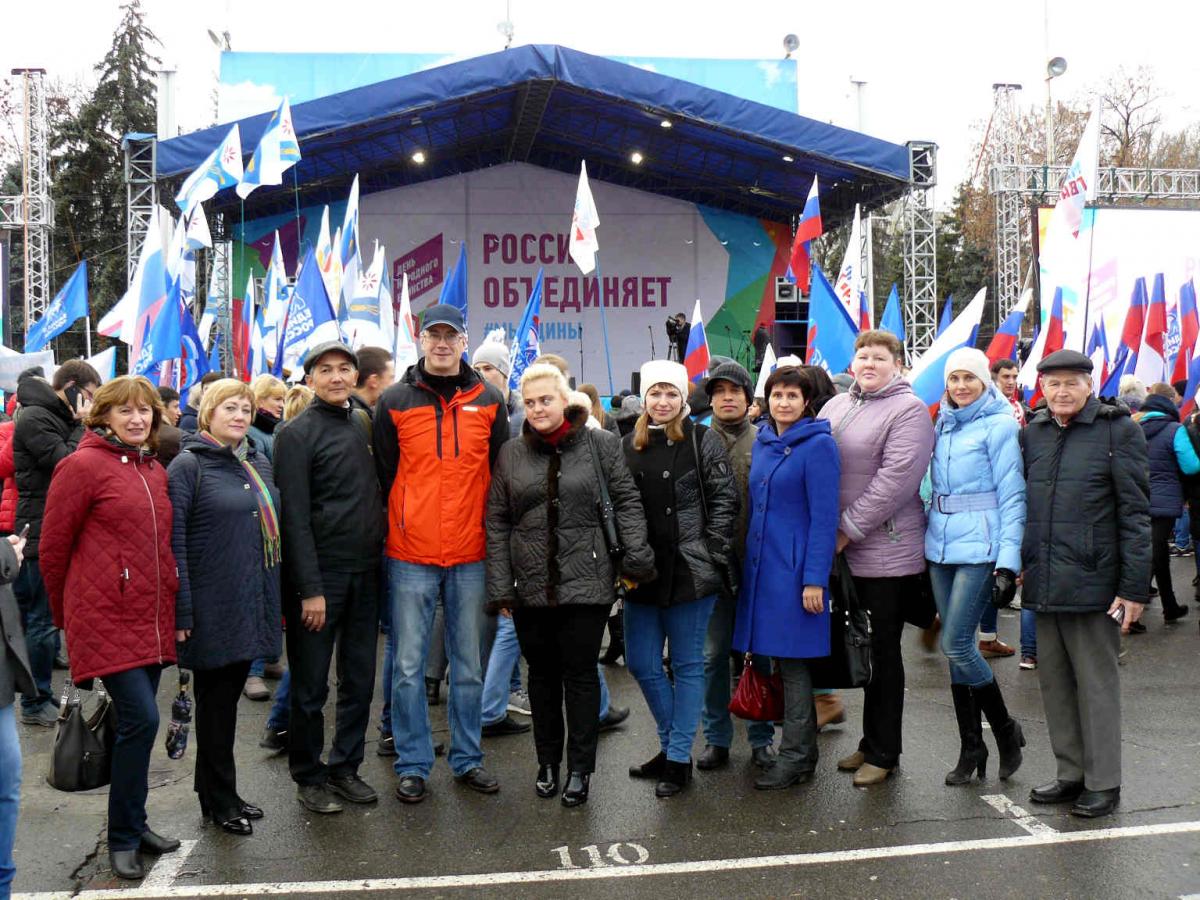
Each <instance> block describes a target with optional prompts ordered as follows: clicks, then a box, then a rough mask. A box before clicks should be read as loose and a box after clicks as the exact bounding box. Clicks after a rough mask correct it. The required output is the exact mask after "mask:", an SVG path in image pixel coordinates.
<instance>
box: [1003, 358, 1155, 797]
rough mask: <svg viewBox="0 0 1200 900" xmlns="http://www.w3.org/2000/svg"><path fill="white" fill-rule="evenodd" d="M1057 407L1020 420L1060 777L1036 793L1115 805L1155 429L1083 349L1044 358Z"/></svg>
mask: <svg viewBox="0 0 1200 900" xmlns="http://www.w3.org/2000/svg"><path fill="white" fill-rule="evenodd" d="M1038 372H1039V373H1040V375H1041V387H1042V393H1043V394H1044V395H1045V397H1046V409H1044V410H1042V411H1041V412H1039V413H1038V414H1037V415H1036V416H1035V417H1034V419H1033V420H1032V421H1031V422H1030V423H1029V425H1028V426H1027V427H1026V428H1025V429H1024V430H1023V431H1022V432H1021V444H1022V449H1023V450H1024V454H1025V479H1026V483H1027V485H1028V492H1029V499H1028V515H1027V518H1026V523H1025V537H1024V541H1023V543H1022V547H1021V560H1022V564H1023V566H1024V593H1023V596H1022V604H1023V605H1024V606H1027V607H1032V608H1033V609H1034V610H1035V611H1036V612H1037V630H1038V680H1039V682H1040V683H1041V688H1042V702H1043V703H1044V705H1045V708H1046V727H1047V729H1048V730H1049V732H1050V745H1051V747H1052V748H1053V750H1054V756H1055V759H1056V760H1057V762H1058V773H1057V778H1056V779H1055V780H1054V781H1051V782H1049V783H1048V784H1044V785H1042V786H1040V787H1036V788H1034V789H1033V791H1031V792H1030V799H1031V800H1032V801H1033V802H1034V803H1065V802H1070V801H1074V806H1073V807H1072V808H1071V812H1072V813H1073V814H1075V815H1078V816H1086V817H1095V816H1104V815H1108V814H1109V813H1111V812H1112V811H1113V810H1114V809H1115V808H1116V805H1117V802H1118V801H1119V799H1120V795H1121V686H1120V683H1119V679H1118V674H1117V673H1118V669H1117V654H1118V652H1119V648H1120V634H1121V633H1122V632H1125V633H1128V631H1129V626H1130V625H1131V624H1133V623H1134V622H1136V621H1137V619H1138V617H1139V616H1141V614H1142V609H1143V607H1144V605H1145V603H1146V602H1147V601H1148V600H1149V596H1148V593H1149V586H1150V512H1149V510H1150V485H1149V475H1148V464H1147V461H1146V439H1145V438H1144V437H1143V435H1142V430H1141V429H1140V428H1139V427H1138V426H1137V425H1136V424H1135V423H1134V421H1133V420H1132V419H1131V418H1130V417H1129V410H1128V409H1127V408H1126V407H1125V406H1123V405H1121V404H1109V403H1106V402H1101V401H1099V400H1097V399H1096V398H1095V397H1093V396H1092V377H1091V372H1092V361H1091V360H1090V359H1088V358H1087V357H1086V356H1084V355H1083V354H1082V353H1079V352H1077V351H1075V350H1059V351H1058V352H1056V353H1051V354H1050V355H1049V356H1047V357H1046V358H1045V359H1043V360H1042V361H1041V362H1040V363H1039V364H1038Z"/></svg>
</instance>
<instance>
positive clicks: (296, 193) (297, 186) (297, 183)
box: [285, 166, 302, 274]
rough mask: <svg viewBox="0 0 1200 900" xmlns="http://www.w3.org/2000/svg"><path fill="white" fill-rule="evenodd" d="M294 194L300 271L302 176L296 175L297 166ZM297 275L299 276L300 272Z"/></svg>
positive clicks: (293, 175)
mask: <svg viewBox="0 0 1200 900" xmlns="http://www.w3.org/2000/svg"><path fill="white" fill-rule="evenodd" d="M292 194H293V196H294V197H295V198H296V268H297V270H299V268H300V259H301V255H302V254H301V234H300V176H299V175H297V174H296V167H295V166H292ZM285 268H286V267H285ZM285 274H286V273H285ZM297 274H299V272H298V271H297Z"/></svg>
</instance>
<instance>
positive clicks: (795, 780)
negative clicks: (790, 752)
mask: <svg viewBox="0 0 1200 900" xmlns="http://www.w3.org/2000/svg"><path fill="white" fill-rule="evenodd" d="M812 776H813V773H812V772H805V771H798V770H796V769H792V768H789V767H784V766H781V765H778V764H776V765H774V766H772V767H771V769H770V771H768V772H764V773H763V774H762V775H760V776H758V778H756V779H754V789H755V790H756V791H780V790H783V789H784V788H789V787H791V786H792V785H794V784H806V783H808V782H810V781H812Z"/></svg>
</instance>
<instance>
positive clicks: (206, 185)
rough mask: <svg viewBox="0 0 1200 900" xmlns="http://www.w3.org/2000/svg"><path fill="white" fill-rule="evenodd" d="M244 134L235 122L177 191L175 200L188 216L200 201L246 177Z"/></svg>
mask: <svg viewBox="0 0 1200 900" xmlns="http://www.w3.org/2000/svg"><path fill="white" fill-rule="evenodd" d="M242 174H243V173H242V138H241V132H240V131H238V126H237V125H234V126H233V127H232V128H230V129H229V133H228V134H226V135H225V139H224V140H223V141H221V143H220V144H219V145H218V146H217V147H216V149H215V150H213V152H212V153H210V154H209V155H208V157H207V158H206V159H205V160H204V162H202V163H200V165H199V167H198V168H197V169H196V170H195V171H194V172H192V174H191V175H189V176H188V177H187V180H185V181H184V182H183V185H182V186H181V187H180V188H179V193H178V194H176V195H175V203H176V204H177V205H178V206H179V208H180V209H181V210H183V214H184V215H185V216H186V215H188V213H190V212H191V211H192V209H193V208H195V206H196V205H197V204H198V203H203V202H204V201H205V200H207V199H209V198H210V197H212V196H213V195H214V194H216V193H217V191H219V190H222V189H224V188H227V187H233V186H234V185H235V184H237V183H238V182H239V181H241V180H242Z"/></svg>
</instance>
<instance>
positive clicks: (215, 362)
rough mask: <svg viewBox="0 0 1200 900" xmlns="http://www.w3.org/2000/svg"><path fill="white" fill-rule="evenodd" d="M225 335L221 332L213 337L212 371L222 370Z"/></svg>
mask: <svg viewBox="0 0 1200 900" xmlns="http://www.w3.org/2000/svg"><path fill="white" fill-rule="evenodd" d="M223 337H224V335H223V334H221V333H219V332H218V333H217V334H216V335H215V336H214V337H213V342H212V347H211V348H209V351H208V371H210V372H220V371H221V338H223ZM181 393H182V392H181ZM185 399H186V398H185Z"/></svg>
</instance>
